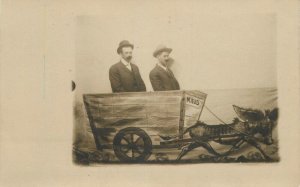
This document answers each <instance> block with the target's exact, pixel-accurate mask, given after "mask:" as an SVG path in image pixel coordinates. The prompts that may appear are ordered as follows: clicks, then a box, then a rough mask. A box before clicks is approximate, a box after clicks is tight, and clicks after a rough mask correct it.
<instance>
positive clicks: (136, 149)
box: [132, 147, 143, 154]
mask: <svg viewBox="0 0 300 187" xmlns="http://www.w3.org/2000/svg"><path fill="white" fill-rule="evenodd" d="M132 150H134V151H136V152H137V153H139V154H142V153H143V151H141V150H140V149H139V147H135V148H134V149H132Z"/></svg>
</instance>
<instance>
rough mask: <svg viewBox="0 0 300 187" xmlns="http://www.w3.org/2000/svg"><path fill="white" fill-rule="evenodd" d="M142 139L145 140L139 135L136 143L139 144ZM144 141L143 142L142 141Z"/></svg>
mask: <svg viewBox="0 0 300 187" xmlns="http://www.w3.org/2000/svg"><path fill="white" fill-rule="evenodd" d="M140 140H143V138H142V137H140V136H139V137H138V138H137V139H136V140H135V141H134V144H136V145H137V144H138V143H139V141H140ZM142 143H143V142H142Z"/></svg>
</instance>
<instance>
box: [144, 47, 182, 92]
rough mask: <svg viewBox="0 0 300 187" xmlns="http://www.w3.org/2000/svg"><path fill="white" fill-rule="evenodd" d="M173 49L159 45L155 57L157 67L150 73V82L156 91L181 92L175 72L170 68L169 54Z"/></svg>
mask: <svg viewBox="0 0 300 187" xmlns="http://www.w3.org/2000/svg"><path fill="white" fill-rule="evenodd" d="M171 51H172V49H171V48H167V47H166V46H164V45H159V46H158V47H157V49H156V50H155V51H154V53H153V56H154V57H155V58H157V60H158V62H157V64H156V66H155V67H154V68H153V69H152V71H151V72H150V75H149V77H150V81H151V84H152V87H153V90H154V91H167V90H179V89H180V86H179V83H178V81H177V80H176V78H175V76H174V74H173V72H172V71H171V70H170V69H169V67H168V62H169V61H170V58H169V54H170V53H171Z"/></svg>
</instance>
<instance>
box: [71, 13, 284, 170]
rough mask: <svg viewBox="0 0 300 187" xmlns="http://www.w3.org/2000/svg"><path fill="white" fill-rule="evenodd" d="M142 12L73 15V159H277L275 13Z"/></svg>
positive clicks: (88, 161)
mask: <svg viewBox="0 0 300 187" xmlns="http://www.w3.org/2000/svg"><path fill="white" fill-rule="evenodd" d="M143 15H144V17H142V18H141V17H130V16H128V17H119V16H118V15H117V14H109V15H107V16H105V17H99V16H98V17H97V16H92V15H81V16H78V17H77V18H76V35H75V36H76V42H75V46H76V59H75V60H76V65H75V80H73V89H74V91H75V98H74V141H73V160H74V163H76V164H87V165H88V164H101V163H141V164H142V163H220V162H222V163H231V162H260V163H267V162H279V160H280V158H279V154H278V150H279V146H278V141H280V138H279V137H278V133H277V128H278V126H280V124H277V119H278V116H279V109H278V106H277V81H276V16H275V14H271V13H270V14H268V13H265V14H229V15H228V14H226V15H220V14H218V15H217V14H192V13H191V14H185V15H181V14H180V13H178V12H177V13H176V14H175V13H173V14H172V13H169V14H162V15H158V14H153V13H152V12H146V13H144V14H143ZM208 18H209V19H208Z"/></svg>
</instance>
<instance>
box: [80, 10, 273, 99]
mask: <svg viewBox="0 0 300 187" xmlns="http://www.w3.org/2000/svg"><path fill="white" fill-rule="evenodd" d="M118 10H120V9H118ZM125 12H126V11H125ZM125 12H124V11H121V12H118V11H116V12H109V13H102V14H103V16H93V15H83V16H78V17H77V18H76V32H75V38H76V42H75V46H76V59H75V60H76V66H75V81H76V84H77V88H76V93H77V94H76V95H77V96H80V95H81V94H82V93H107V92H108V93H109V92H111V87H110V82H109V77H108V71H109V67H110V66H111V65H112V64H114V63H116V62H118V61H119V59H120V57H119V56H118V54H117V52H116V50H117V47H118V44H119V42H120V41H121V40H124V39H126V40H129V41H130V42H132V43H133V44H134V46H135V48H134V51H133V56H134V59H133V60H134V62H135V63H136V64H137V65H138V67H139V69H140V72H141V75H142V78H143V80H144V82H145V84H146V87H147V91H152V86H151V83H150V81H149V72H150V71H151V69H152V68H153V67H154V66H155V63H156V62H157V60H156V59H155V58H154V57H153V56H152V53H153V51H154V49H155V48H156V47H157V45H158V44H165V45H167V46H168V47H171V48H172V49H173V52H172V53H171V54H170V56H171V57H172V58H174V60H175V62H174V64H173V66H172V67H171V69H172V70H173V71H174V74H175V76H176V77H177V79H178V81H179V83H180V86H181V89H185V90H191V89H196V90H203V89H231V88H259V87H276V17H275V15H274V14H267V13H266V14H243V13H238V14H226V15H225V14H224V15H222V14H203V13H201V12H200V11H197V9H191V10H190V11H179V10H177V9H174V10H171V9H167V10H166V11H158V12H155V13H154V12H153V11H150V10H149V11H147V9H138V8H135V9H132V10H128V11H127V12H126V13H125Z"/></svg>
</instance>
